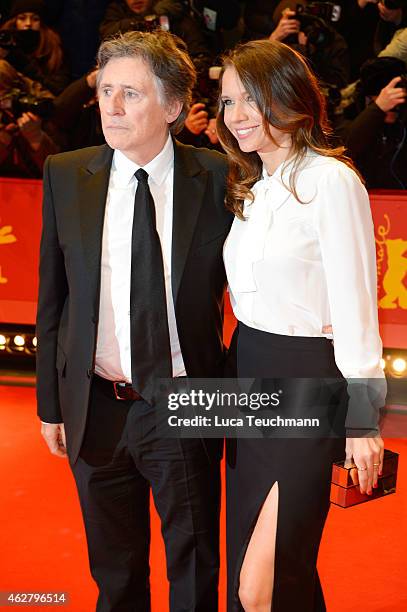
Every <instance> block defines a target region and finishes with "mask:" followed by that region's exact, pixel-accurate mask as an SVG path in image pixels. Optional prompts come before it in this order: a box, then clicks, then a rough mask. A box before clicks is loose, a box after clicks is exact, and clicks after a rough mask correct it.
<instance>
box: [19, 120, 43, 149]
mask: <svg viewBox="0 0 407 612" xmlns="http://www.w3.org/2000/svg"><path fill="white" fill-rule="evenodd" d="M17 125H18V127H19V128H20V134H21V135H22V136H24V138H25V139H26V140H27V142H28V143H29V145H30V147H31V148H32V149H33V150H34V151H38V149H39V148H40V146H41V142H42V139H43V137H44V132H43V131H42V129H41V125H42V122H41V119H40V117H37V115H34V113H30V112H28V113H23V114H22V115H21V117H19V118H18V119H17Z"/></svg>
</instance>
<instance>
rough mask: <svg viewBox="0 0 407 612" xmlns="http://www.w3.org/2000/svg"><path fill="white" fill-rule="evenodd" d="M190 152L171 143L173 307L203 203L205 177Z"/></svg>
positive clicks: (205, 174) (175, 142) (203, 170)
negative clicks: (172, 171) (172, 157)
mask: <svg viewBox="0 0 407 612" xmlns="http://www.w3.org/2000/svg"><path fill="white" fill-rule="evenodd" d="M191 149H192V151H193V148H192V147H190V148H188V147H186V146H185V145H182V144H180V143H179V142H177V141H174V202H173V226H172V259H171V278H172V295H173V299H174V304H176V302H177V296H178V291H179V287H180V284H181V279H182V275H183V272H184V268H185V263H186V260H187V256H188V252H189V249H190V246H191V241H192V237H193V234H194V231H195V226H196V222H197V219H198V215H199V212H200V210H201V206H202V203H203V199H204V195H205V191H206V186H207V181H208V173H207V171H206V170H205V169H204V168H203V167H202V166H201V164H200V163H199V162H198V160H197V159H196V157H195V156H194V155H193V154H191Z"/></svg>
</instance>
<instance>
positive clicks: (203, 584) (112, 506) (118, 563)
mask: <svg viewBox="0 0 407 612" xmlns="http://www.w3.org/2000/svg"><path fill="white" fill-rule="evenodd" d="M220 444H221V442H220V441H218V440H211V441H207V442H205V441H203V440H201V439H194V440H178V439H160V438H158V437H157V434H156V414H155V410H154V409H152V408H151V406H149V405H148V404H147V403H146V402H143V401H137V402H133V401H120V400H117V399H115V397H114V395H113V392H112V386H111V385H110V384H109V383H106V381H104V380H103V379H100V378H98V377H97V376H95V377H94V381H93V383H92V389H91V398H90V406H89V417H88V422H87V427H86V432H85V438H84V442H83V445H82V449H81V452H80V457H79V459H78V461H77V463H76V464H75V465H74V466H73V468H72V470H73V474H74V477H75V480H76V485H77V489H78V493H79V498H80V504H81V508H82V513H83V518H84V523H85V529H86V536H87V542H88V552H89V562H90V570H91V573H92V576H93V578H94V580H95V581H96V583H97V585H98V588H99V597H98V601H97V606H96V610H97V612H130V611H131V612H148V611H149V610H150V609H151V606H150V588H149V544H150V516H149V498H150V487H151V490H152V493H153V497H154V502H155V505H156V508H157V511H158V513H159V516H160V519H161V524H162V534H163V538H164V541H165V549H166V558H167V574H168V579H169V582H170V610H171V612H216V610H217V609H218V575H219V507H220V470H219V459H220V448H219V446H220ZM154 612H156V611H154ZM157 612H158V611H157Z"/></svg>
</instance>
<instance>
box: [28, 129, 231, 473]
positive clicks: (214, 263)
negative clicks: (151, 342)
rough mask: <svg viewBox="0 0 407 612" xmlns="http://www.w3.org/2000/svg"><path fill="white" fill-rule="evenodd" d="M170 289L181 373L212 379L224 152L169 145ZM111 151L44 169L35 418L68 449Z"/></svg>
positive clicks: (90, 350)
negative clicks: (61, 427) (56, 430)
mask: <svg viewBox="0 0 407 612" xmlns="http://www.w3.org/2000/svg"><path fill="white" fill-rule="evenodd" d="M174 149H175V159H174V213H173V239H172V264H171V265H172V270H171V271H172V292H173V298H174V304H175V316H176V320H177V328H178V335H179V340H180V345H181V350H182V355H183V359H184V363H185V367H186V371H187V374H188V376H190V377H216V376H220V375H221V373H222V367H223V358H224V346H223V342H222V327H223V295H224V289H225V271H224V267H223V260H222V247H223V243H224V241H225V238H226V235H227V233H228V231H229V228H230V225H231V222H232V216H231V214H230V213H228V212H227V211H226V210H225V207H224V193H225V181H226V172H227V168H226V161H225V158H224V156H222V155H221V154H219V153H216V152H214V151H209V150H206V149H196V148H194V147H189V146H185V145H182V144H180V143H177V142H176V141H175V142H174ZM112 155H113V151H112V149H110V148H109V147H108V146H107V145H102V146H100V147H90V148H86V149H81V150H79V151H73V152H68V153H62V154H59V155H54V156H51V157H49V158H48V160H47V162H46V164H45V168H44V199H43V232H42V238H41V249H40V288H39V298H38V313H37V338H38V349H37V400H38V415H39V417H40V418H41V420H43V421H45V422H50V423H60V422H64V424H65V430H66V435H67V446H68V455H69V459H70V462H71V463H75V461H76V459H77V457H78V454H79V451H80V447H81V444H82V439H83V434H84V430H85V425H86V417H87V410H88V402H89V390H90V383H91V378H92V373H93V369H94V360H95V351H96V339H97V330H98V318H99V297H100V270H101V265H100V263H101V249H102V231H103V222H104V211H105V203H106V195H107V189H108V183H109V175H110V167H111V162H112Z"/></svg>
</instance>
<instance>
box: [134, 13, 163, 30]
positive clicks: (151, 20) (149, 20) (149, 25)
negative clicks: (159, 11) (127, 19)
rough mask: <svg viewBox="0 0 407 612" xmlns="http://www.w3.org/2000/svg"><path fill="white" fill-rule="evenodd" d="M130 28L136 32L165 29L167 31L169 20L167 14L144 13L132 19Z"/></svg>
mask: <svg viewBox="0 0 407 612" xmlns="http://www.w3.org/2000/svg"><path fill="white" fill-rule="evenodd" d="M130 25H131V29H132V30H136V31H137V32H153V31H154V30H165V31H166V32H169V30H170V22H169V19H168V17H167V15H160V16H158V15H146V16H145V17H142V18H140V19H133V20H132V22H131V24H130Z"/></svg>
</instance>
